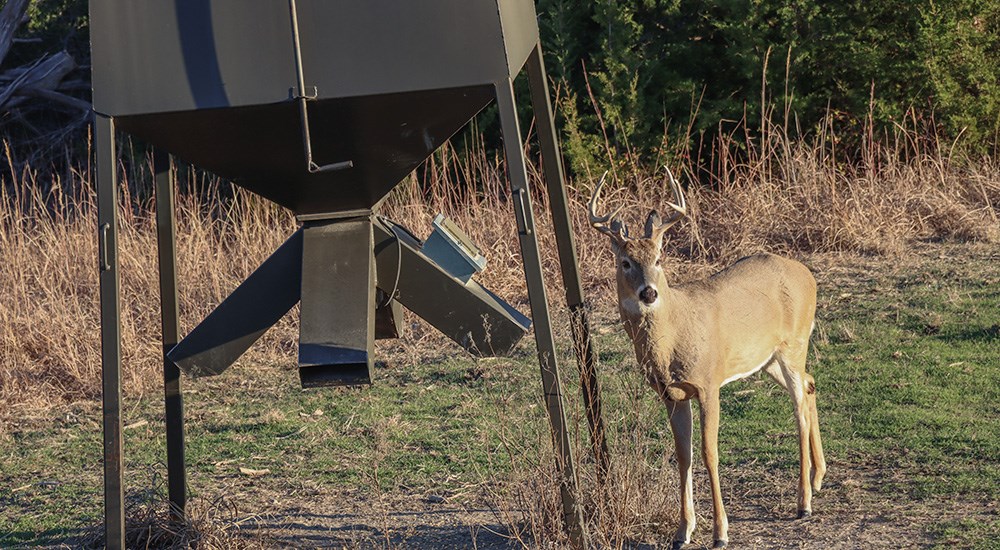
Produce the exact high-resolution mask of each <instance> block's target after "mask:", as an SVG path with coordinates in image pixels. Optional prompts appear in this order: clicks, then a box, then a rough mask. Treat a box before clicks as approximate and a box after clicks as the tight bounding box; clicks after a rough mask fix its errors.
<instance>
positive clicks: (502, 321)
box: [375, 220, 531, 357]
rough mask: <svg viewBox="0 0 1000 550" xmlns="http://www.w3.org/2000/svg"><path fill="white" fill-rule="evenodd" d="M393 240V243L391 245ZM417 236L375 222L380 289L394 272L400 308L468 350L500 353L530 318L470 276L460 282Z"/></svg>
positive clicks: (484, 354)
mask: <svg viewBox="0 0 1000 550" xmlns="http://www.w3.org/2000/svg"><path fill="white" fill-rule="evenodd" d="M397 239H398V245H397ZM420 244H421V243H420V241H419V240H418V239H416V238H415V237H413V236H412V235H411V234H410V233H409V232H407V231H406V229H404V228H403V227H402V226H399V225H394V224H391V223H390V222H387V221H384V220H380V221H379V223H376V224H375V259H376V262H377V264H378V272H379V274H380V275H379V277H380V279H379V286H380V287H382V288H383V289H384V288H385V287H386V286H389V285H391V284H392V283H391V282H389V281H387V279H393V278H394V277H395V274H396V273H397V270H398V272H399V273H400V276H399V285H398V288H397V292H396V296H397V300H399V302H400V303H401V304H403V307H405V308H406V309H409V310H410V311H412V312H413V313H415V314H417V315H418V316H419V317H420V318H422V319H424V320H425V321H427V322H428V323H430V324H431V325H433V326H434V328H436V329H438V330H439V331H441V333H442V334H444V335H445V336H447V337H449V338H451V339H452V340H454V341H455V343H457V344H458V345H460V346H462V347H463V348H465V349H466V350H468V351H469V352H470V353H472V354H473V355H477V356H481V357H491V356H496V355H506V354H507V353H509V352H510V351H511V350H513V349H514V347H515V346H516V345H517V343H518V342H519V341H520V340H521V338H522V337H523V336H524V335H525V333H526V332H527V331H528V328H529V327H530V326H531V320H530V319H528V318H527V317H525V316H524V315H523V314H521V312H519V311H517V310H516V309H514V308H513V307H512V306H511V305H510V304H507V303H506V302H504V301H503V300H501V299H500V298H498V297H497V296H496V295H495V294H493V293H492V292H490V291H489V290H487V289H485V288H483V287H482V286H481V285H480V284H479V283H477V282H476V281H469V283H468V284H464V283H462V281H460V280H459V279H456V278H455V277H452V276H451V275H449V274H448V273H447V272H445V271H444V270H443V269H441V268H440V267H438V266H437V265H436V264H435V263H434V262H432V261H430V260H429V259H428V258H427V257H426V256H424V255H423V253H422V252H421V251H420Z"/></svg>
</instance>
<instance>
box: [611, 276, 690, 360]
mask: <svg viewBox="0 0 1000 550" xmlns="http://www.w3.org/2000/svg"><path fill="white" fill-rule="evenodd" d="M658 279H659V280H657V281H653V284H654V285H655V286H656V288H657V291H658V294H659V296H658V298H657V300H656V302H654V303H653V305H652V306H647V305H645V304H642V303H641V302H639V300H638V298H637V296H636V295H635V292H634V291H633V290H630V289H628V288H626V285H625V284H623V281H622V280H620V279H619V284H618V309H619V314H620V315H621V318H622V321H623V322H624V324H625V328H626V330H627V332H628V334H629V337H630V338H631V340H632V344H633V346H634V348H635V354H636V359H637V360H638V361H639V362H640V363H641V364H642V366H643V367H644V368H645V369H647V370H649V369H654V370H659V371H661V372H663V373H666V372H667V371H668V370H669V365H670V362H671V357H672V355H673V351H674V345H675V342H676V341H677V333H678V328H679V327H680V323H681V322H682V321H681V320H680V319H678V318H677V317H678V314H679V312H680V311H681V309H680V308H679V307H678V303H679V301H680V298H681V297H680V296H679V295H678V292H677V291H676V290H674V289H672V288H670V287H668V286H667V283H666V280H665V278H664V277H663V276H660V277H659V278H658Z"/></svg>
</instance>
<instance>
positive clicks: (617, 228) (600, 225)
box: [587, 172, 628, 242]
mask: <svg viewBox="0 0 1000 550" xmlns="http://www.w3.org/2000/svg"><path fill="white" fill-rule="evenodd" d="M607 177H608V173H607V172H604V175H603V176H601V181H600V183H598V184H597V187H596V188H595V189H594V193H593V194H592V195H591V196H590V203H588V207H589V208H588V210H587V213H588V214H589V216H590V225H592V226H594V229H596V230H598V231H600V232H601V233H604V234H606V235H608V236H609V237H611V238H612V239H614V240H615V241H617V242H624V241H627V240H628V236H627V235H626V234H625V224H623V223H622V222H621V220H618V219H617V218H616V217H617V216H618V213H619V212H621V210H622V206H619V207H618V209H617V210H615V211H614V212H612V213H610V214H607V215H605V216H599V215H597V201H598V199H599V198H600V196H601V189H602V188H603V187H604V182H605V180H606V179H607ZM609 222H610V225H609Z"/></svg>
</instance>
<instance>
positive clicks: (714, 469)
mask: <svg viewBox="0 0 1000 550" xmlns="http://www.w3.org/2000/svg"><path fill="white" fill-rule="evenodd" d="M698 401H699V406H700V409H701V444H702V456H703V457H704V459H705V468H706V469H707V470H708V477H709V480H710V481H711V483H712V521H713V529H712V533H713V536H714V539H715V545H714V546H713V548H725V547H726V544H727V543H728V542H729V519H728V518H727V517H726V509H725V507H724V506H723V504H722V487H721V485H720V483H719V388H713V389H711V390H709V391H705V392H699V398H698Z"/></svg>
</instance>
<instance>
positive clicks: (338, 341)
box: [299, 216, 375, 387]
mask: <svg viewBox="0 0 1000 550" xmlns="http://www.w3.org/2000/svg"><path fill="white" fill-rule="evenodd" d="M302 234H303V240H302V308H301V312H300V320H301V322H300V324H299V378H300V380H301V382H302V386H303V387H316V386H345V385H357V384H370V383H371V368H372V348H373V342H374V339H375V259H374V257H373V255H372V219H371V217H370V216H365V217H363V218H356V219H346V220H344V219H340V220H327V221H317V222H306V223H305V224H304V225H303V227H302Z"/></svg>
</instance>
